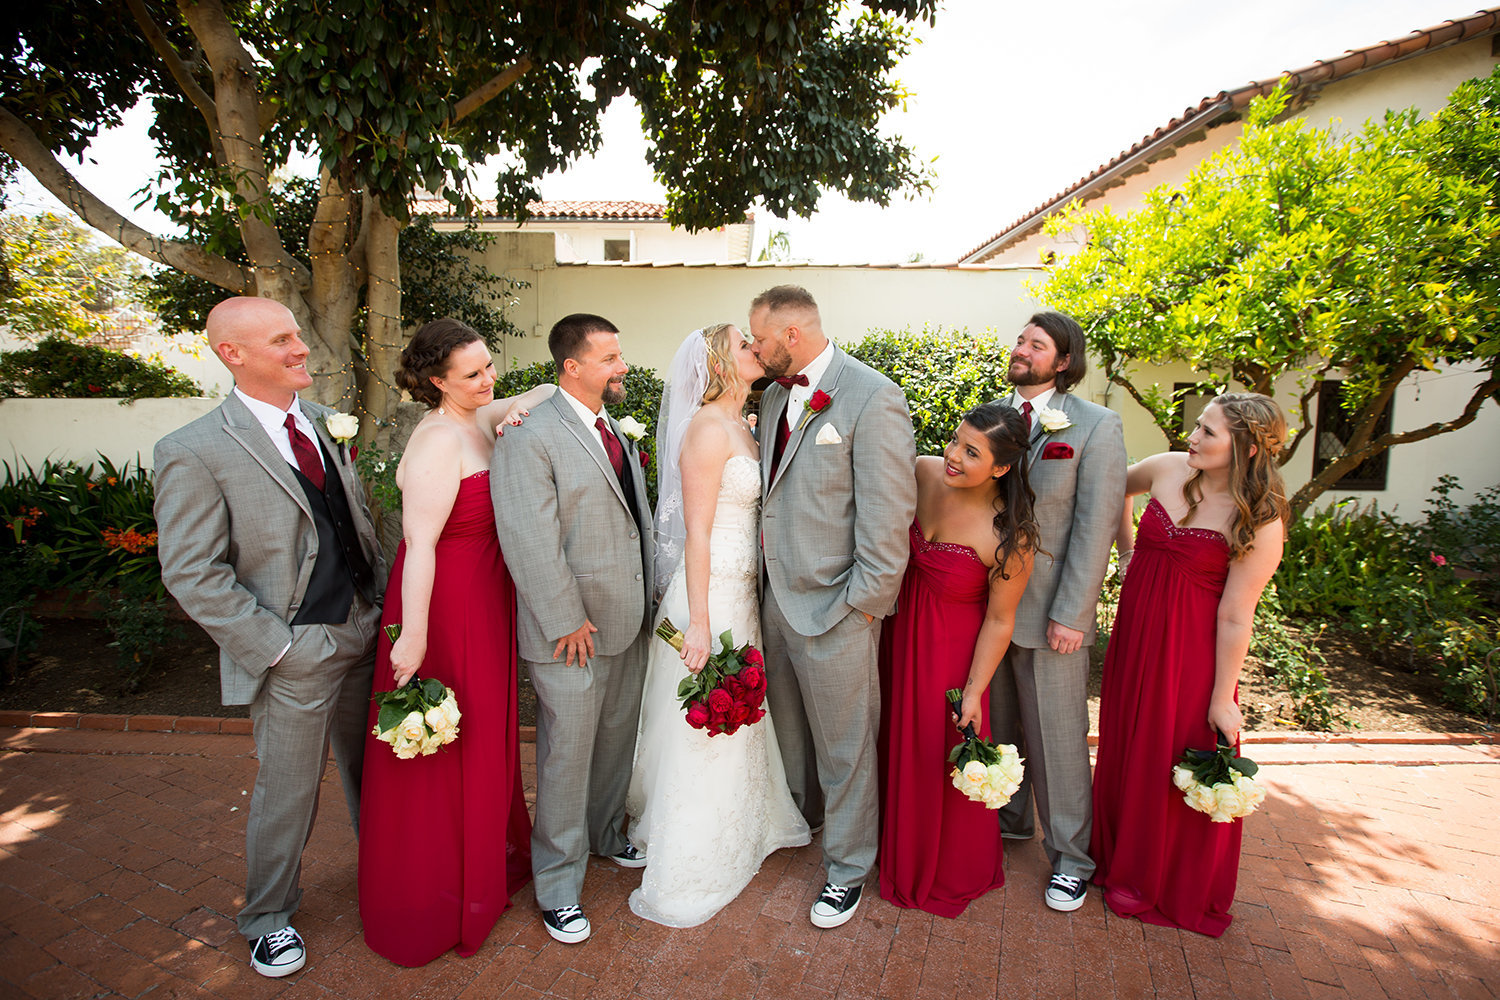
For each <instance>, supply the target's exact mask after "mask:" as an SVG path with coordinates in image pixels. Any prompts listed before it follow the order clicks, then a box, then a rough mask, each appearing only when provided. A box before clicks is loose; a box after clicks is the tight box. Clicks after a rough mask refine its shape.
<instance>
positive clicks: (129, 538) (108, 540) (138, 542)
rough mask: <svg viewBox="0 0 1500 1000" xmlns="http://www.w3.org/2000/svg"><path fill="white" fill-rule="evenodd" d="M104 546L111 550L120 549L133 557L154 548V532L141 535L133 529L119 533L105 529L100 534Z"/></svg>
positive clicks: (113, 529) (116, 530) (112, 529)
mask: <svg viewBox="0 0 1500 1000" xmlns="http://www.w3.org/2000/svg"><path fill="white" fill-rule="evenodd" d="M102 535H103V537H104V544H105V546H106V547H108V548H111V549H121V550H123V551H125V552H129V553H130V554H131V555H133V556H138V555H140V554H141V553H142V552H145V551H146V550H147V549H150V548H155V546H156V532H154V531H152V532H149V533H147V534H144V535H143V534H141V533H140V532H139V531H136V530H135V529H134V528H130V529H128V530H126V531H120V530H118V529H116V528H105V529H104V531H103V532H102Z"/></svg>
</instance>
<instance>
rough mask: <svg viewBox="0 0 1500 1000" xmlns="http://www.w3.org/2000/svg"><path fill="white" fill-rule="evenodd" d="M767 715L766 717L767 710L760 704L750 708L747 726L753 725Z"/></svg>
mask: <svg viewBox="0 0 1500 1000" xmlns="http://www.w3.org/2000/svg"><path fill="white" fill-rule="evenodd" d="M765 717H766V710H765V709H763V708H760V707H759V706H757V707H755V708H752V709H751V710H750V715H749V717H748V718H746V719H745V725H747V726H753V725H755V724H756V723H757V722H759V721H760V720H761V719H764V718H765Z"/></svg>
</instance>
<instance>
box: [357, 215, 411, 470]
mask: <svg viewBox="0 0 1500 1000" xmlns="http://www.w3.org/2000/svg"><path fill="white" fill-rule="evenodd" d="M362 238H363V239H364V244H365V266H366V268H367V273H368V276H369V290H368V294H367V295H366V297H365V301H366V302H367V303H368V304H369V310H368V313H369V318H368V322H367V325H366V329H365V343H364V364H363V365H362V367H361V371H360V380H359V381H360V397H361V399H360V401H361V404H362V409H363V413H361V414H360V416H361V418H364V417H369V418H370V419H369V423H370V425H371V426H370V428H369V433H370V434H371V435H372V439H373V440H374V441H375V443H376V444H378V445H379V446H380V447H382V448H383V447H386V446H387V445H388V444H389V441H390V433H391V427H392V423H393V418H394V417H395V413H396V402H397V400H398V396H397V394H396V390H395V387H394V385H393V383H392V381H391V378H392V375H393V373H394V372H395V370H396V362H397V360H398V359H399V357H400V355H401V347H402V344H403V337H402V329H401V264H400V257H399V248H400V239H401V223H400V222H399V221H398V220H397V219H395V218H394V217H392V216H390V215H388V214H387V213H386V211H385V208H384V206H382V205H381V204H380V202H379V199H377V198H374V197H371V196H367V197H366V205H365V231H364V233H363V234H362Z"/></svg>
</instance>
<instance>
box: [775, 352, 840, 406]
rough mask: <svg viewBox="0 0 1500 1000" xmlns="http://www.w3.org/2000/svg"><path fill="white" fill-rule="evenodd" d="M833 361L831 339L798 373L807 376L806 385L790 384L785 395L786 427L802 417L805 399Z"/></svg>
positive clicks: (814, 388)
mask: <svg viewBox="0 0 1500 1000" xmlns="http://www.w3.org/2000/svg"><path fill="white" fill-rule="evenodd" d="M832 363H833V341H831V340H830V341H829V342H828V343H827V344H825V345H823V350H822V351H820V352H818V356H817V357H815V358H813V359H812V360H811V361H809V362H808V363H807V367H805V368H803V369H802V371H801V372H799V373H798V374H800V375H806V376H807V384H806V385H794V386H790V387H789V388H790V391H789V392H788V393H787V397H786V420H787V426H788V427H795V426H797V421H799V420H801V419H802V411H803V409H805V408H806V406H807V401H808V400H809V399H811V398H812V394H813V393H815V392H817V391H818V382H819V381H820V380H821V379H822V378H823V375H824V374H825V373H826V372H827V371H828V366H829V365H830V364H832Z"/></svg>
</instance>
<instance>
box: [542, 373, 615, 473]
mask: <svg viewBox="0 0 1500 1000" xmlns="http://www.w3.org/2000/svg"><path fill="white" fill-rule="evenodd" d="M558 392H560V393H561V394H562V398H563V399H566V400H567V401H568V405H570V406H572V407H573V412H574V413H577V414H578V419H579V420H582V421H583V422H584V423H585V424H586V425H587V426H588V429H589V430H590V431H592V432H593V433H592V434H590V435H589V439H590V440H592V441H593V442H594V448H595V450H597V451H598V453H599V454H600V455H603V456H604V462H605V464H606V465H607V464H609V452H607V451H605V450H604V439H603V438H601V437H600V436H599V428H598V427H595V426H594V425H595V424H596V423H598V422H599V418H600V417H604V425H605V426H606V427H609V417H607V416H605V414H604V407H603V406H600V407H599V409H598V411H597V412H596V411H594V410H590V409H589V408H588V406H587V405H585V404H584V403H583V402H581V401H580V400H579V398H578V397H577V396H575V395H573V394H572V393H571V392H569V391H568V390H566V389H564V388H562V386H558ZM610 430H611V431H613V430H614V428H612V427H611V428H610ZM623 445H624V442H623V441H622V442H621V446H622V447H623Z"/></svg>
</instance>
